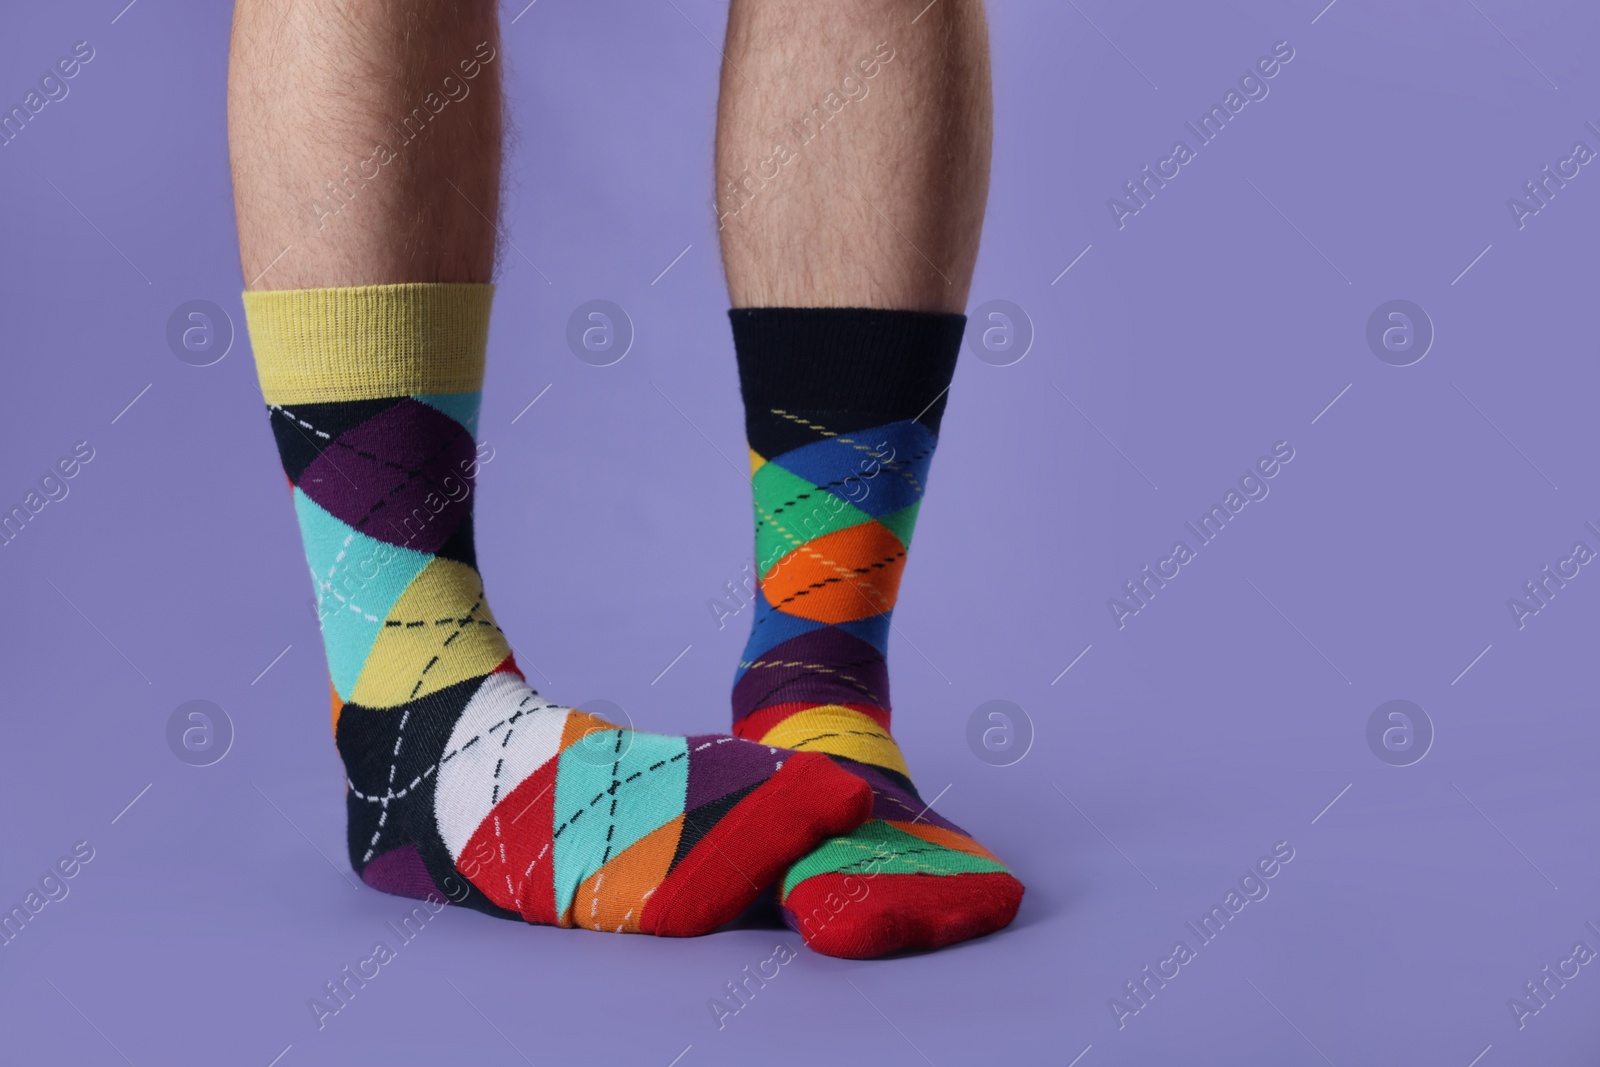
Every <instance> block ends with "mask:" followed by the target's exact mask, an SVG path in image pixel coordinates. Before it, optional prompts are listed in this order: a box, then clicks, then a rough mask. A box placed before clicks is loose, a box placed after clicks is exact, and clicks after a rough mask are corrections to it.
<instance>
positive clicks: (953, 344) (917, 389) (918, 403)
mask: <svg viewBox="0 0 1600 1067" xmlns="http://www.w3.org/2000/svg"><path fill="white" fill-rule="evenodd" d="M728 318H729V319H730V320H732V322H733V347H734V352H735V354H736V355H737V357H738V360H739V390H740V392H741V394H742V395H743V396H744V405H745V420H746V427H747V430H749V429H753V427H752V425H751V422H752V419H764V418H766V417H767V413H768V412H769V411H770V410H771V409H772V408H774V407H778V408H784V409H787V410H793V411H813V412H823V411H844V412H856V413H861V414H871V415H873V416H879V417H881V418H882V420H883V421H896V420H901V419H917V420H918V421H920V422H921V423H923V424H924V425H925V426H927V427H928V428H929V429H930V430H932V431H933V432H934V433H938V432H939V420H940V419H941V418H942V417H943V415H944V408H945V401H946V399H947V391H948V390H949V388H950V380H951V378H952V377H953V376H954V375H955V369H956V357H957V356H958V355H959V354H960V352H961V332H962V330H963V329H964V328H965V327H966V322H967V317H966V316H965V315H959V314H952V313H945V312H931V311H888V310H882V309H878V308H734V309H733V310H731V311H729V312H728ZM750 436H751V438H752V440H753V439H754V437H755V436H756V435H755V434H751V435H750Z"/></svg>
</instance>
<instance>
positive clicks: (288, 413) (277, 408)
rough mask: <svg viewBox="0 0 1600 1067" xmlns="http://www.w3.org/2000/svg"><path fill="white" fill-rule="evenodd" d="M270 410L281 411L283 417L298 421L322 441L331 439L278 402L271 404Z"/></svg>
mask: <svg viewBox="0 0 1600 1067" xmlns="http://www.w3.org/2000/svg"><path fill="white" fill-rule="evenodd" d="M272 410H273V411H279V412H282V413H283V415H284V417H285V418H288V419H289V420H290V421H292V422H297V423H299V424H300V425H301V426H304V427H305V428H306V429H308V430H310V431H311V432H312V433H314V434H316V435H317V436H318V437H320V438H322V439H323V440H324V441H331V440H333V438H332V437H329V436H328V435H327V434H325V433H323V432H322V431H321V430H319V429H317V428H316V427H315V426H313V425H311V424H310V423H309V422H307V421H306V420H305V419H302V418H301V417H300V416H298V415H296V414H295V413H294V412H292V411H290V410H289V409H288V408H286V407H283V406H282V405H280V404H273V405H272Z"/></svg>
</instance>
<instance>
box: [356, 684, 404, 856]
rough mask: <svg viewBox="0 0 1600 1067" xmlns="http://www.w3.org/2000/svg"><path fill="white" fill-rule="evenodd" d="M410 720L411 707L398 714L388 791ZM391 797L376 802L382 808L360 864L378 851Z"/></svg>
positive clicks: (392, 783)
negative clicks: (398, 726)
mask: <svg viewBox="0 0 1600 1067" xmlns="http://www.w3.org/2000/svg"><path fill="white" fill-rule="evenodd" d="M410 720H411V709H410V708H407V709H406V711H405V714H404V715H401V716H400V728H399V729H398V730H397V731H396V732H395V738H394V753H393V756H392V758H393V759H394V762H393V763H391V764H389V783H388V789H389V792H390V793H393V792H394V772H395V769H396V768H397V767H399V766H400V745H401V743H402V742H403V741H405V738H406V723H407V722H409V721H410ZM392 799H394V798H393V797H390V796H385V797H382V798H380V799H379V801H378V804H379V806H380V808H381V809H382V810H380V811H379V812H378V828H377V829H376V830H374V831H373V832H372V840H371V841H370V842H369V843H368V844H367V854H366V855H365V856H362V857H361V862H362V864H366V863H367V862H369V861H370V860H371V859H372V857H373V854H374V853H376V852H377V851H378V838H379V837H381V836H383V827H384V824H385V823H387V822H388V821H389V801H390V800H392Z"/></svg>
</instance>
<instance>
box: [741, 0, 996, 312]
mask: <svg viewBox="0 0 1600 1067" xmlns="http://www.w3.org/2000/svg"><path fill="white" fill-rule="evenodd" d="M726 55H727V62H726V63H725V64H724V65H723V68H722V97H721V102H720V104H719V106H718V110H717V156H716V169H717V213H718V215H719V217H720V218H721V220H722V223H721V226H722V258H723V264H724V267H725V269H726V271H727V276H728V290H729V294H730V295H731V296H732V298H733V304H734V306H735V307H874V308H896V309H905V310H913V311H947V312H955V311H961V310H963V309H964V308H965V306H966V300H967V289H968V287H969V286H970V284H971V282H972V269H973V264H974V262H975V260H976V259H977V254H978V235H979V231H980V230H981V228H982V225H983V210H984V202H985V199H986V198H987V196H988V191H989V143H990V133H991V98H990V88H989V45H988V31H987V28H986V25H985V21H984V14H983V8H982V5H981V3H979V2H978V0H935V2H934V3H932V4H928V3H927V0H841V2H836V3H825V4H824V3H817V2H815V0H733V4H732V6H731V8H730V9H729V14H728V37H727V44H726Z"/></svg>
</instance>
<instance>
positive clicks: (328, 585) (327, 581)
mask: <svg viewBox="0 0 1600 1067" xmlns="http://www.w3.org/2000/svg"><path fill="white" fill-rule="evenodd" d="M355 538H356V534H355V531H354V530H351V531H350V535H349V536H348V537H346V538H345V539H344V544H342V545H340V546H339V554H338V555H337V556H334V557H333V564H332V566H330V567H329V568H328V576H327V577H326V578H322V579H318V578H317V575H316V572H315V571H313V572H312V574H311V577H312V580H313V581H315V582H316V584H317V591H318V592H319V593H321V592H328V593H332V594H333V596H334V597H335V598H336V599H337V600H338V601H339V603H341V604H343V605H344V606H345V607H347V608H349V609H350V610H351V611H353V612H355V613H356V614H357V615H360V616H361V617H362V618H363V619H366V620H367V621H368V622H382V621H383V620H382V619H380V618H378V617H377V616H376V615H373V614H371V613H369V612H367V611H365V610H363V609H362V608H361V607H360V606H359V605H357V604H354V603H352V602H351V601H349V600H346V599H345V598H344V597H342V596H340V595H339V591H338V590H337V589H335V588H334V587H333V576H334V573H335V572H337V571H338V569H339V564H340V563H342V562H343V561H344V554H345V550H346V549H348V548H349V547H350V542H352V541H354V540H355ZM317 607H318V608H320V607H322V605H321V604H320V603H319V604H318V605H317ZM319 614H320V612H319Z"/></svg>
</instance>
